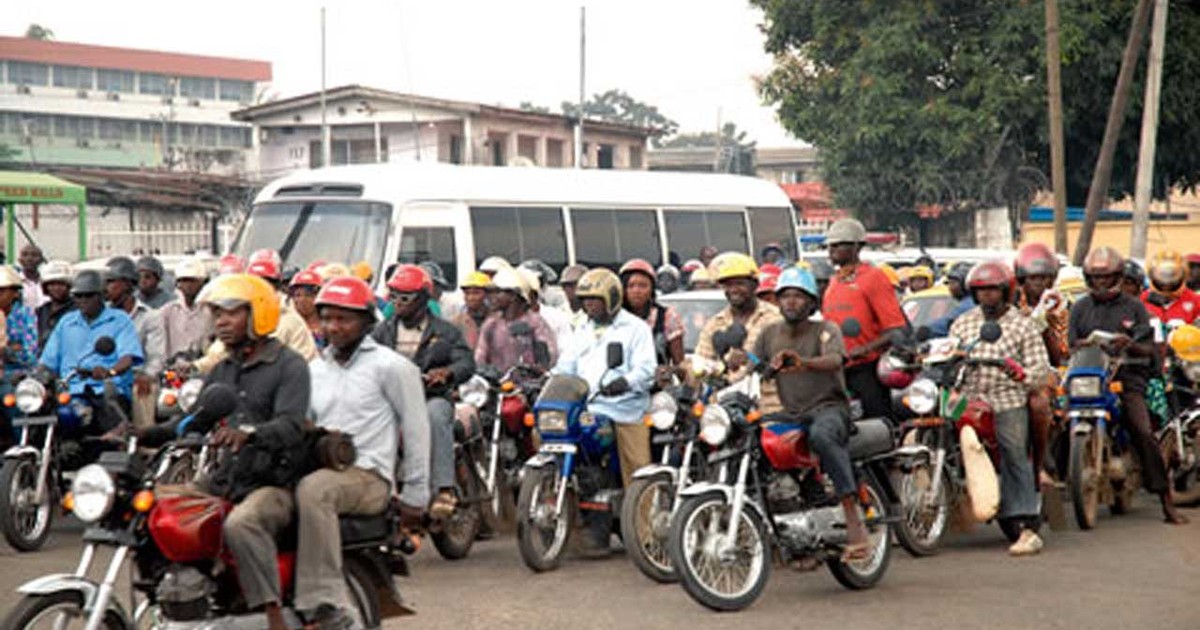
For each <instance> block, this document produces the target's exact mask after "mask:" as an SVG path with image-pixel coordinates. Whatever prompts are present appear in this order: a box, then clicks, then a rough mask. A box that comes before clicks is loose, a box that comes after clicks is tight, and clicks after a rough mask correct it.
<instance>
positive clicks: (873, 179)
mask: <svg viewBox="0 0 1200 630" xmlns="http://www.w3.org/2000/svg"><path fill="white" fill-rule="evenodd" d="M751 3H752V4H753V5H755V6H757V7H759V8H761V9H762V10H763V11H764V18H765V20H764V25H763V31H764V34H765V36H766V43H765V48H766V50H767V51H768V52H770V53H772V54H774V55H775V56H776V62H775V67H774V68H773V69H772V71H771V72H770V73H769V74H768V75H767V76H766V77H764V78H763V80H762V81H761V83H760V90H761V93H762V95H763V97H764V98H765V99H766V100H767V101H769V102H771V103H773V104H774V105H775V106H776V107H777V109H778V113H779V117H780V120H781V121H782V122H783V124H784V126H785V127H786V128H787V129H788V130H789V131H791V132H792V133H794V134H795V135H796V136H798V137H801V138H804V139H805V140H808V141H810V142H812V143H813V144H814V145H816V146H817V147H818V148H819V149H820V151H821V160H822V164H823V169H824V173H825V178H826V181H827V183H828V184H829V185H830V187H831V188H832V189H833V190H834V191H835V194H836V195H837V197H838V202H839V203H840V204H841V205H843V206H846V207H849V208H853V209H855V210H858V211H859V212H860V213H861V214H863V215H864V216H866V217H867V218H868V219H873V220H875V221H876V223H878V224H881V225H895V224H903V223H911V222H912V221H914V220H915V216H914V215H913V209H914V207H916V206H918V205H920V204H940V205H943V206H947V207H950V208H958V209H971V208H978V207H983V206H995V205H1005V206H1008V207H1009V209H1010V211H1012V212H1014V213H1015V212H1016V211H1017V210H1018V209H1022V208H1024V206H1026V205H1027V204H1028V201H1029V199H1030V198H1031V197H1032V195H1033V194H1034V193H1035V192H1036V191H1037V190H1039V189H1041V190H1044V189H1046V188H1048V186H1049V183H1048V178H1046V177H1045V176H1044V175H1043V173H1045V172H1048V170H1049V169H1048V163H1049V149H1048V141H1047V132H1046V126H1047V124H1046V113H1045V63H1044V58H1045V57H1044V54H1045V52H1044V50H1045V49H1044V40H1043V34H1044V21H1043V20H1044V13H1043V6H1042V3H1041V2H1036V1H1033V0H1022V1H1017V2H1013V1H1012V0H977V1H976V2H970V3H964V2H957V1H955V0H893V1H891V2H843V1H840V0H751ZM1132 11H1133V3H1131V2H1126V1H1122V0H1092V1H1090V2H1078V3H1067V4H1064V5H1063V8H1062V24H1061V27H1060V28H1061V39H1062V52H1063V69H1062V74H1063V97H1064V110H1065V114H1064V118H1065V126H1066V135H1067V138H1066V140H1067V171H1068V173H1070V176H1069V179H1068V191H1067V193H1068V201H1069V203H1071V204H1072V205H1082V204H1083V201H1084V199H1085V198H1086V195H1087V186H1088V184H1089V183H1090V179H1091V170H1092V167H1093V165H1094V164H1095V161H1096V155H1097V152H1098V150H1099V145H1100V141H1101V137H1102V135H1103V127H1104V120H1105V115H1106V112H1107V109H1108V104H1109V100H1110V98H1111V96H1112V87H1113V84H1114V82H1115V79H1116V74H1117V71H1118V69H1119V65H1120V57H1121V51H1122V48H1123V46H1124V42H1125V37H1126V35H1127V33H1128V29H1129V23H1130V20H1131V16H1132ZM1169 28H1170V32H1169V33H1168V42H1172V44H1168V46H1167V55H1166V60H1165V69H1164V76H1166V77H1168V80H1167V82H1166V83H1165V84H1164V86H1163V105H1162V111H1163V116H1162V124H1161V127H1160V131H1159V152H1158V159H1157V160H1156V172H1158V173H1161V174H1163V175H1164V178H1163V179H1161V180H1160V182H1159V187H1158V188H1157V189H1156V191H1155V194H1156V195H1158V196H1161V195H1162V194H1164V193H1165V190H1166V187H1165V185H1164V184H1165V183H1167V182H1169V183H1170V184H1171V185H1182V186H1185V187H1193V186H1194V185H1195V184H1196V182H1197V179H1198V177H1200V155H1197V154H1196V152H1194V149H1193V147H1195V146H1197V143H1198V142H1200V107H1197V106H1196V104H1195V94H1197V93H1200V51H1197V50H1195V47H1194V46H1189V45H1188V43H1189V42H1194V41H1200V9H1198V8H1196V7H1194V6H1193V5H1184V6H1181V8H1180V10H1179V11H1175V10H1174V7H1173V8H1172V14H1171V20H1170V26H1169ZM1175 42H1177V44H1175ZM1143 76H1144V71H1140V72H1139V75H1138V78H1137V83H1138V84H1140V83H1141V82H1142V80H1143V79H1142V77H1143ZM1142 92H1143V90H1142V89H1141V87H1139V85H1135V86H1134V87H1133V94H1134V95H1136V96H1135V97H1134V98H1133V99H1131V103H1130V106H1129V112H1130V114H1129V115H1131V116H1139V115H1140V112H1141V107H1140V100H1141V94H1142ZM1137 134H1138V126H1137V125H1136V124H1132V125H1126V126H1125V131H1124V132H1123V134H1122V141H1121V144H1120V148H1119V150H1118V155H1117V160H1116V166H1115V169H1114V174H1113V184H1112V186H1111V189H1110V191H1111V194H1113V196H1115V197H1120V196H1124V195H1126V194H1129V193H1131V192H1132V190H1133V181H1134V175H1135V171H1136V164H1137ZM1014 218H1016V217H1015V216H1014Z"/></svg>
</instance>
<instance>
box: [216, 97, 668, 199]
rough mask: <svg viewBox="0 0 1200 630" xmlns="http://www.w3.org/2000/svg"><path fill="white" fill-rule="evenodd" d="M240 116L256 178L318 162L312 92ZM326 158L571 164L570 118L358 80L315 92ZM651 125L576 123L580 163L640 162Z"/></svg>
mask: <svg viewBox="0 0 1200 630" xmlns="http://www.w3.org/2000/svg"><path fill="white" fill-rule="evenodd" d="M233 118H234V120H237V121H241V122H245V123H250V124H252V125H253V126H254V129H255V133H254V134H253V137H252V145H253V152H254V154H255V159H254V160H253V161H255V162H256V163H257V165H258V172H257V175H258V176H259V177H261V178H263V179H270V178H274V177H279V176H282V175H285V174H287V173H290V172H292V171H295V170H298V169H305V168H313V167H317V166H320V165H321V163H322V157H321V150H322V145H321V93H320V92H313V93H309V94H302V95H300V96H295V97H292V98H286V99H281V100H277V101H272V102H270V103H262V104H259V105H254V106H251V107H247V108H244V109H241V110H238V111H236V112H234V113H233ZM325 121H326V123H327V124H328V126H329V130H330V139H331V142H330V145H331V146H330V148H331V156H330V157H331V159H330V163H331V164H335V165H336V164H365V163H374V162H395V161H402V160H426V161H438V162H449V163H453V164H481V165H495V166H519V165H536V166H545V167H550V168H563V167H571V166H574V152H575V145H574V126H573V121H572V119H570V118H568V117H566V116H562V115H558V114H549V113H540V112H531V111H524V110H519V109H512V108H507V107H498V106H492V105H483V104H480V103H470V102H464V101H453V100H447V99H440V98H432V97H428V96H415V95H411V94H402V93H398V92H391V91H388V90H381V89H376V88H371V87H365V86H360V85H347V86H342V87H337V88H333V89H330V90H327V91H326V92H325ZM654 133H655V130H653V129H649V128H643V127H634V126H630V125H623V124H616V123H608V122H599V121H590V120H589V121H586V122H585V123H584V136H583V139H584V143H583V148H584V158H583V164H584V166H586V167H594V168H621V169H640V168H645V167H646V161H645V147H646V141H647V139H648V138H649V137H651V136H652V135H653V134H654Z"/></svg>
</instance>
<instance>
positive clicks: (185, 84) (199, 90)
mask: <svg viewBox="0 0 1200 630" xmlns="http://www.w3.org/2000/svg"><path fill="white" fill-rule="evenodd" d="M179 95H180V96H182V97H184V98H203V99H208V100H212V99H215V98H216V97H217V81H216V79H201V78H198V77H183V78H181V79H179Z"/></svg>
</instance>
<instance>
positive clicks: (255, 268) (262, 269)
mask: <svg viewBox="0 0 1200 630" xmlns="http://www.w3.org/2000/svg"><path fill="white" fill-rule="evenodd" d="M259 251H263V250H259ZM255 253H257V252H255ZM246 273H248V274H250V275H252V276H258V277H259V278H263V279H264V280H271V281H272V282H279V279H280V278H282V277H283V276H282V274H280V273H279V265H278V264H277V263H276V262H275V261H273V260H268V259H266V258H261V259H259V260H251V261H250V266H249V267H246Z"/></svg>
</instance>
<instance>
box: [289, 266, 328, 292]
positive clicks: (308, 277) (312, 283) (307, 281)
mask: <svg viewBox="0 0 1200 630" xmlns="http://www.w3.org/2000/svg"><path fill="white" fill-rule="evenodd" d="M288 286H289V287H292V288H295V287H320V286H321V276H320V275H319V274H317V272H315V271H308V270H305V271H299V272H296V275H294V276H292V282H291V284H289V285H288Z"/></svg>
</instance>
